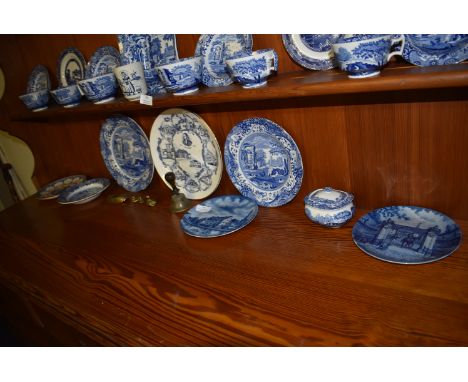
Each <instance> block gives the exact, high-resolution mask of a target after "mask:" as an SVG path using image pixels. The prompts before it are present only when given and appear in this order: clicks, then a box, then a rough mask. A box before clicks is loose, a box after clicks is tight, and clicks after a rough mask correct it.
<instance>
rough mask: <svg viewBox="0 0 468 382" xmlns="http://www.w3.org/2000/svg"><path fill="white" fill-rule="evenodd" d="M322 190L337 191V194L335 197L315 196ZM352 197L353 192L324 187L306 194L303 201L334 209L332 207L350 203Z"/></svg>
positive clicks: (335, 207) (315, 205) (317, 206)
mask: <svg viewBox="0 0 468 382" xmlns="http://www.w3.org/2000/svg"><path fill="white" fill-rule="evenodd" d="M322 191H333V192H336V193H338V194H339V196H338V197H337V198H336V199H325V198H321V197H319V196H316V194H318V193H319V192H322ZM353 199H354V195H353V194H350V193H348V192H344V191H340V190H335V189H333V188H331V187H325V188H324V189H323V190H322V189H319V190H316V191H314V192H311V193H310V194H309V195H307V196H306V197H305V198H304V203H305V204H307V205H308V206H311V207H315V208H321V209H327V210H334V209H337V208H340V207H343V206H345V205H347V204H349V203H351V202H352V201H353Z"/></svg>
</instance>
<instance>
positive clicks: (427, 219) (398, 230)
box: [352, 206, 462, 264]
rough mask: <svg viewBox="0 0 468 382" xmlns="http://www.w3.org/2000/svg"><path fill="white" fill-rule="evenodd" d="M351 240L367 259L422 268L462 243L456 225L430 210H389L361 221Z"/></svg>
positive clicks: (406, 207)
mask: <svg viewBox="0 0 468 382" xmlns="http://www.w3.org/2000/svg"><path fill="white" fill-rule="evenodd" d="M352 234H353V240H354V242H355V243H356V245H357V246H358V247H359V248H360V249H362V250H363V251H364V252H365V253H367V254H368V255H371V256H373V257H376V258H377V259H380V260H384V261H388V262H391V263H398V264H424V263H430V262H433V261H436V260H440V259H443V258H444V257H447V256H448V255H450V254H451V253H453V252H454V251H455V250H456V249H457V248H458V247H459V246H460V242H461V236H462V234H461V231H460V228H459V227H458V225H457V223H455V222H454V221H453V220H452V219H450V218H449V217H448V216H446V215H444V214H442V213H440V212H438V211H434V210H431V209H429V208H422V207H414V206H392V207H384V208H379V209H377V210H374V211H371V212H369V213H368V214H367V215H364V216H363V217H361V218H360V219H359V220H358V221H357V223H356V224H355V225H354V227H353V233H352Z"/></svg>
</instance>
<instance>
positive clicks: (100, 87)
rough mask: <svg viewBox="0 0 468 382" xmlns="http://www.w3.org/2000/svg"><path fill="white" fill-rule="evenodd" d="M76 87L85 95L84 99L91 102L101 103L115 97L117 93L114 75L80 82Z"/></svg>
mask: <svg viewBox="0 0 468 382" xmlns="http://www.w3.org/2000/svg"><path fill="white" fill-rule="evenodd" d="M78 86H79V87H80V88H81V90H83V93H85V95H86V98H88V99H89V100H90V101H92V102H98V101H102V100H105V99H108V98H112V97H114V96H115V93H116V92H117V88H118V85H117V79H116V78H115V76H114V73H110V74H107V75H105V76H102V77H98V78H92V79H87V80H82V81H80V82H79V83H78Z"/></svg>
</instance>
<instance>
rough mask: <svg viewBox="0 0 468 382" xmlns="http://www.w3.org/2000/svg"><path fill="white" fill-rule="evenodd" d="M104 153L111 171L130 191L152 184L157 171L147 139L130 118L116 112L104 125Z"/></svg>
mask: <svg viewBox="0 0 468 382" xmlns="http://www.w3.org/2000/svg"><path fill="white" fill-rule="evenodd" d="M99 143H100V147H101V155H102V158H103V160H104V163H105V165H106V167H107V169H108V170H109V173H110V174H111V175H112V177H113V178H114V179H115V181H116V182H117V184H118V185H119V186H121V187H123V188H125V189H126V190H127V191H131V192H137V191H141V190H144V189H145V188H147V187H148V186H149V184H150V183H151V180H152V179H153V174H154V165H153V159H152V158H151V150H150V145H149V142H148V138H147V137H146V134H145V133H144V131H143V129H142V128H141V127H140V126H139V125H138V124H137V123H136V122H135V121H134V120H133V119H131V118H129V117H126V116H124V115H114V116H112V117H109V118H107V119H106V120H105V121H104V123H103V124H102V126H101V132H100V137H99Z"/></svg>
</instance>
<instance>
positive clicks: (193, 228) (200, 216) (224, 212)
mask: <svg viewBox="0 0 468 382" xmlns="http://www.w3.org/2000/svg"><path fill="white" fill-rule="evenodd" d="M257 212H258V206H257V204H256V203H255V202H254V201H253V200H252V199H249V198H246V197H244V196H241V195H224V196H218V197H215V198H211V199H208V200H205V201H204V202H202V203H200V204H198V205H196V206H195V207H193V208H191V209H190V210H189V211H188V212H187V213H186V214H185V215H184V217H183V218H182V220H181V221H180V225H181V227H182V230H183V231H184V232H185V233H186V234H188V235H190V236H195V237H201V238H212V237H218V236H224V235H228V234H230V233H233V232H235V231H238V230H240V229H241V228H243V227H245V226H246V225H247V224H249V223H250V222H251V221H252V220H253V219H254V218H255V216H257Z"/></svg>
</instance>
